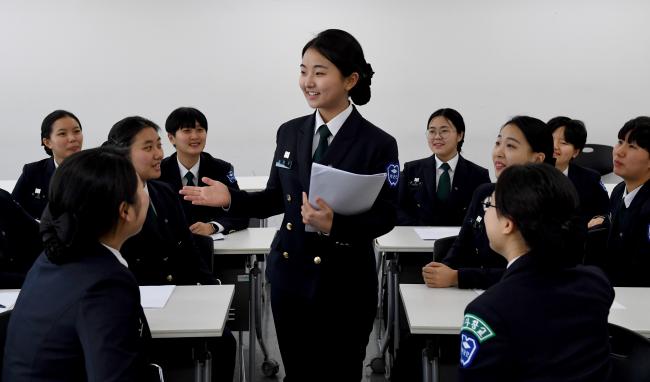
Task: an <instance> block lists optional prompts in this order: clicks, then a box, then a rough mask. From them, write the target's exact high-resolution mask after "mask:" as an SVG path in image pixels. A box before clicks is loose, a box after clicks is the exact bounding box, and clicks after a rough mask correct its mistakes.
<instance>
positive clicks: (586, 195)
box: [569, 163, 609, 224]
mask: <svg viewBox="0 0 650 382" xmlns="http://www.w3.org/2000/svg"><path fill="white" fill-rule="evenodd" d="M569 180H571V182H572V183H573V185H574V186H575V188H576V191H578V197H579V199H580V205H579V206H578V215H580V217H581V218H582V219H583V220H584V222H585V224H586V223H587V222H589V220H591V219H592V218H593V217H594V216H598V215H602V216H606V215H607V213H608V212H609V195H607V190H606V189H605V188H604V187H603V184H602V183H601V181H600V175H599V174H598V173H597V172H596V171H594V170H592V169H588V168H584V167H581V166H578V165H576V164H573V163H570V164H569Z"/></svg>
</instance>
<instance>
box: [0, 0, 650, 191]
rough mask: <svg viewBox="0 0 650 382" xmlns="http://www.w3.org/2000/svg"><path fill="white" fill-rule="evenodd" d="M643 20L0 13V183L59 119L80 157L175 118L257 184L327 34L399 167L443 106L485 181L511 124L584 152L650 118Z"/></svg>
mask: <svg viewBox="0 0 650 382" xmlns="http://www.w3.org/2000/svg"><path fill="white" fill-rule="evenodd" d="M648 16H650V2H648V1H643V0H638V1H604V0H593V1H587V0H584V1H572V0H565V1H560V0H549V1H532V0H494V1H480V0H471V1H470V0H456V1H442V0H432V1H406V0H405V1H389V0H375V1H373V0H359V1H354V0H328V1H313V0H266V1H262V0H255V1H253V0H211V1H208V0H201V1H199V0H197V1H191V0H190V1H180V0H179V1H171V0H165V1H162V0H159V1H156V0H112V1H109V0H104V1H100V0H76V1H73V0H57V1H49V0H47V1H46V0H38V1H37V0H34V1H31V0H2V1H0V116H1V119H0V131H1V132H2V134H1V135H0V136H1V137H2V138H1V139H0V153H1V154H0V155H1V162H0V163H2V164H1V165H0V179H16V178H17V177H18V176H19V174H20V171H21V168H22V165H23V164H24V163H27V162H31V161H35V160H38V159H40V158H43V157H44V156H45V153H44V152H43V151H42V148H41V147H40V146H39V140H40V123H41V121H42V119H43V117H44V116H45V115H46V114H47V113H49V112H50V111H52V110H54V109H57V108H63V109H67V110H70V111H72V112H73V113H75V114H76V115H77V116H78V117H79V118H80V120H81V122H82V125H83V127H84V136H85V142H84V146H85V147H86V148H88V147H92V146H96V145H98V144H100V143H102V142H103V141H104V140H105V139H106V135H107V133H108V130H109V128H110V126H112V124H113V123H114V122H116V121H117V120H119V119H121V118H123V117H125V116H127V115H134V114H139V115H142V116H145V117H147V118H150V119H152V120H154V121H155V122H157V123H158V124H160V125H161V127H162V126H163V125H164V122H165V118H166V116H167V115H168V114H169V112H170V111H171V110H173V109H174V108H176V107H178V106H195V107H197V108H199V109H200V110H202V111H203V112H204V113H205V114H206V116H207V117H208V121H209V134H208V145H207V150H208V151H210V152H211V153H212V154H213V155H215V156H217V157H220V158H223V159H225V160H228V161H230V162H232V163H233V164H234V165H235V169H236V174H237V175H239V176H245V175H265V174H267V173H268V170H269V168H270V164H271V159H272V158H271V157H272V154H273V149H274V140H275V131H276V128H277V127H278V126H279V125H280V124H281V123H282V122H284V121H286V120H288V119H291V118H294V117H296V116H300V115H304V114H307V113H309V112H310V109H309V108H308V106H307V104H306V102H305V101H304V99H303V97H302V95H301V93H300V91H299V89H298V72H299V68H298V65H299V64H300V52H301V49H302V47H303V45H304V44H305V43H306V42H307V41H308V40H309V39H310V38H311V37H313V36H314V35H315V34H316V33H318V32H319V31H320V30H323V29H326V28H330V27H336V28H341V29H345V30H348V31H349V32H351V33H352V34H353V35H355V36H356V37H357V38H358V39H359V41H360V42H361V44H362V46H363V47H364V50H365V53H366V56H367V59H368V61H369V62H370V63H371V64H372V65H373V68H374V70H375V72H376V74H375V77H374V78H373V85H372V94H373V96H372V99H371V101H370V103H369V104H368V105H366V106H361V107H359V110H360V111H361V113H362V114H363V115H364V116H365V117H366V118H367V119H368V120H370V121H372V122H373V123H375V124H376V125H378V126H379V127H381V128H383V129H385V130H386V131H388V132H389V133H390V134H392V135H393V136H394V137H395V138H396V139H397V142H398V144H399V149H400V161H401V162H404V161H409V160H413V159H417V158H421V157H423V156H428V155H429V154H430V153H429V151H428V148H427V146H426V143H425V139H424V130H425V124H426V120H427V118H428V116H429V114H430V113H431V112H433V111H434V110H435V109H437V108H440V107H453V108H456V109H457V110H459V111H460V112H461V114H462V115H463V116H464V117H465V121H466V125H467V139H466V143H465V146H464V153H465V156H466V157H468V158H469V159H471V160H474V161H476V162H478V163H480V164H482V165H483V166H485V167H488V168H490V170H491V171H492V168H491V167H492V166H491V164H490V151H491V148H492V145H493V141H494V137H495V135H496V133H497V131H498V128H499V126H500V125H501V124H503V123H504V122H505V121H506V120H507V119H508V118H509V117H511V116H514V115H517V114H529V115H533V116H536V117H539V118H542V119H544V120H547V119H549V118H550V117H553V116H556V115H560V114H563V115H568V116H571V117H574V118H578V119H582V120H583V121H585V123H586V124H587V127H588V131H589V141H590V142H595V143H606V144H613V143H614V142H615V138H616V131H618V129H619V128H620V127H621V126H622V124H623V123H624V122H625V121H627V120H629V119H630V118H633V117H635V116H638V115H649V114H650V96H649V93H650V69H649V68H650V23H648V22H647V20H648ZM163 140H164V142H165V152H166V153H167V154H169V153H171V151H172V149H171V146H170V145H169V143H168V142H167V139H166V137H164V136H163Z"/></svg>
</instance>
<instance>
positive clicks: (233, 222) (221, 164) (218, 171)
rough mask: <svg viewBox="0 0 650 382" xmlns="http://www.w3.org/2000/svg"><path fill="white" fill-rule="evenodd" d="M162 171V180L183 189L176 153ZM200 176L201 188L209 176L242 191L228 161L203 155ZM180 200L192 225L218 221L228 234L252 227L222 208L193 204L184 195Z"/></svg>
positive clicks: (172, 186) (162, 166)
mask: <svg viewBox="0 0 650 382" xmlns="http://www.w3.org/2000/svg"><path fill="white" fill-rule="evenodd" d="M160 170H161V172H162V173H161V175H160V179H159V180H161V181H163V182H166V183H167V184H169V185H170V186H171V188H172V190H175V191H178V190H180V189H181V188H183V181H182V179H181V172H180V169H179V168H178V160H177V159H176V153H174V154H172V155H171V156H169V157H167V158H165V159H163V161H162V163H161V164H160ZM198 173H199V176H198V178H199V183H198V185H199V186H205V183H203V181H202V180H201V178H203V177H204V176H207V177H208V178H210V179H214V180H218V181H219V182H221V183H223V184H225V185H227V186H228V187H232V188H234V189H235V190H239V186H238V185H237V179H235V172H234V168H233V166H232V165H231V164H230V163H228V162H226V161H223V160H221V159H217V158H214V157H213V156H212V155H210V154H208V153H206V152H202V153H201V162H200V164H199V172H198ZM178 197H179V199H180V201H181V204H182V205H183V211H184V212H185V218H186V220H187V222H188V223H189V224H190V225H192V224H194V223H196V222H203V223H208V222H211V221H215V222H217V223H219V224H221V225H222V226H223V232H224V233H231V232H234V231H238V230H241V229H245V228H247V227H248V219H245V218H234V217H230V216H228V213H227V212H225V211H224V210H223V209H221V208H212V207H207V206H197V205H193V204H192V203H191V202H188V201H187V200H184V199H183V197H182V195H180V194H178Z"/></svg>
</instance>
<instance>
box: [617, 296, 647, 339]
mask: <svg viewBox="0 0 650 382" xmlns="http://www.w3.org/2000/svg"><path fill="white" fill-rule="evenodd" d="M614 290H615V291H616V297H615V298H614V301H616V302H618V303H619V304H621V305H623V306H624V307H625V309H611V310H610V311H609V322H611V323H612V324H616V325H618V326H623V327H625V328H628V329H630V330H634V331H635V332H637V333H639V334H641V335H642V336H644V337H648V338H650V288H614Z"/></svg>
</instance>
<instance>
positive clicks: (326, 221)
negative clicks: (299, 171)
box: [300, 192, 334, 234]
mask: <svg viewBox="0 0 650 382" xmlns="http://www.w3.org/2000/svg"><path fill="white" fill-rule="evenodd" d="M316 204H318V209H316V208H314V207H312V205H311V204H309V199H308V198H307V194H306V193H304V192H303V193H302V207H301V208H300V212H301V214H302V222H303V223H304V224H305V225H311V226H312V227H314V228H316V229H317V230H318V231H320V232H323V233H327V234H329V233H330V231H331V230H332V221H334V210H332V208H331V207H330V206H329V205H328V204H327V203H325V201H324V200H323V199H321V198H316Z"/></svg>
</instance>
